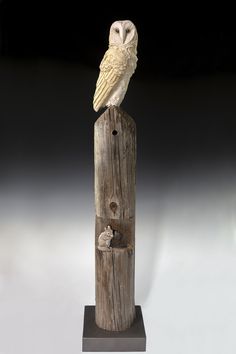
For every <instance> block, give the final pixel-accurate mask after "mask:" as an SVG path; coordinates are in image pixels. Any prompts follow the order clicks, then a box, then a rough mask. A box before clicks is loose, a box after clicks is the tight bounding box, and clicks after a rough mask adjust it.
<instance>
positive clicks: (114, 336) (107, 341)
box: [82, 306, 146, 352]
mask: <svg viewBox="0 0 236 354" xmlns="http://www.w3.org/2000/svg"><path fill="white" fill-rule="evenodd" d="M135 308H136V318H135V320H134V323H133V324H132V326H131V327H130V328H128V329H127V330H125V331H122V332H113V331H106V330H104V329H101V328H99V327H98V326H97V325H96V323H95V306H85V309H84V330H83V348H82V350H83V352H145V351H146V334H145V328H144V323H143V316H142V310H141V306H135Z"/></svg>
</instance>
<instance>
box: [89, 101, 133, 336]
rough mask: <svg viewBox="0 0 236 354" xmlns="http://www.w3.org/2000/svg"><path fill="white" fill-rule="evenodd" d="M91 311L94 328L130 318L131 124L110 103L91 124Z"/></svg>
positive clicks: (113, 326)
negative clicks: (93, 223)
mask: <svg viewBox="0 0 236 354" xmlns="http://www.w3.org/2000/svg"><path fill="white" fill-rule="evenodd" d="M94 162H95V208H96V229H95V250H96V311H95V318H96V324H97V326H98V327H100V328H103V329H106V330H109V331H122V330H125V329H127V328H129V327H130V326H131V325H132V323H133V321H134V318H135V301H134V259H135V254H134V251H135V168H136V125H135V122H134V120H133V119H132V118H131V117H130V116H129V115H128V114H127V113H126V112H124V111H123V110H122V109H121V108H119V107H115V106H111V107H109V108H108V109H107V110H106V111H105V112H104V113H103V114H102V115H101V116H100V117H99V118H98V119H97V121H96V122H95V125H94Z"/></svg>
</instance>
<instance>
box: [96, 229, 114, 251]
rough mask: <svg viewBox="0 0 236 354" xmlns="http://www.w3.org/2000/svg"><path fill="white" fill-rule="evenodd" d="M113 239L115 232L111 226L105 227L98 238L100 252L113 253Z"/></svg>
mask: <svg viewBox="0 0 236 354" xmlns="http://www.w3.org/2000/svg"><path fill="white" fill-rule="evenodd" d="M112 238H113V230H112V228H111V226H110V225H108V226H107V227H105V229H104V231H103V232H102V233H101V234H100V235H99V237H98V249H99V250H100V251H106V252H107V251H108V252H109V251H111V240H112Z"/></svg>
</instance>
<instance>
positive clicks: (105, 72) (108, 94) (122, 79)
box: [93, 21, 138, 111]
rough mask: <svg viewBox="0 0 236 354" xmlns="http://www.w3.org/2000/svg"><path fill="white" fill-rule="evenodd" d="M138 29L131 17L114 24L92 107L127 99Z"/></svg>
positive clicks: (135, 58) (114, 103) (133, 68)
mask: <svg viewBox="0 0 236 354" xmlns="http://www.w3.org/2000/svg"><path fill="white" fill-rule="evenodd" d="M137 38H138V37H137V31H136V28H135V26H134V25H133V23H132V22H131V21H116V22H114V23H113V24H112V26H111V29H110V37H109V49H108V50H107V51H106V53H105V55H104V57H103V59H102V62H101V64H100V74H99V77H98V80H97V84H96V91H95V94H94V100H93V107H94V110H95V111H98V110H99V109H100V108H102V107H105V106H111V105H115V106H119V105H120V104H121V102H122V101H123V99H124V96H125V93H126V91H127V88H128V84H129V80H130V77H131V76H132V75H133V73H134V71H135V69H136V63H137V56H136V48H137Z"/></svg>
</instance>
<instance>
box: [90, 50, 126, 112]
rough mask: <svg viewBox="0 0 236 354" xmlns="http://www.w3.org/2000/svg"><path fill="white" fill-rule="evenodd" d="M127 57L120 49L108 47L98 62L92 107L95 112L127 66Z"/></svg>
mask: <svg viewBox="0 0 236 354" xmlns="http://www.w3.org/2000/svg"><path fill="white" fill-rule="evenodd" d="M127 63H128V61H127V57H126V55H125V53H124V52H123V51H121V50H118V49H115V48H109V49H108V50H107V51H106V53H105V55H104V57H103V59H102V61H101V64H100V67H99V68H100V74H99V77H98V80H97V84H96V90H95V94H94V99H93V107H94V110H95V111H96V112H97V111H98V110H99V109H100V108H101V107H103V106H105V104H106V102H107V100H108V98H109V95H110V94H111V91H112V90H113V88H114V87H115V86H116V85H117V84H118V83H119V81H120V79H121V77H122V76H123V75H124V73H125V71H126V68H127Z"/></svg>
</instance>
